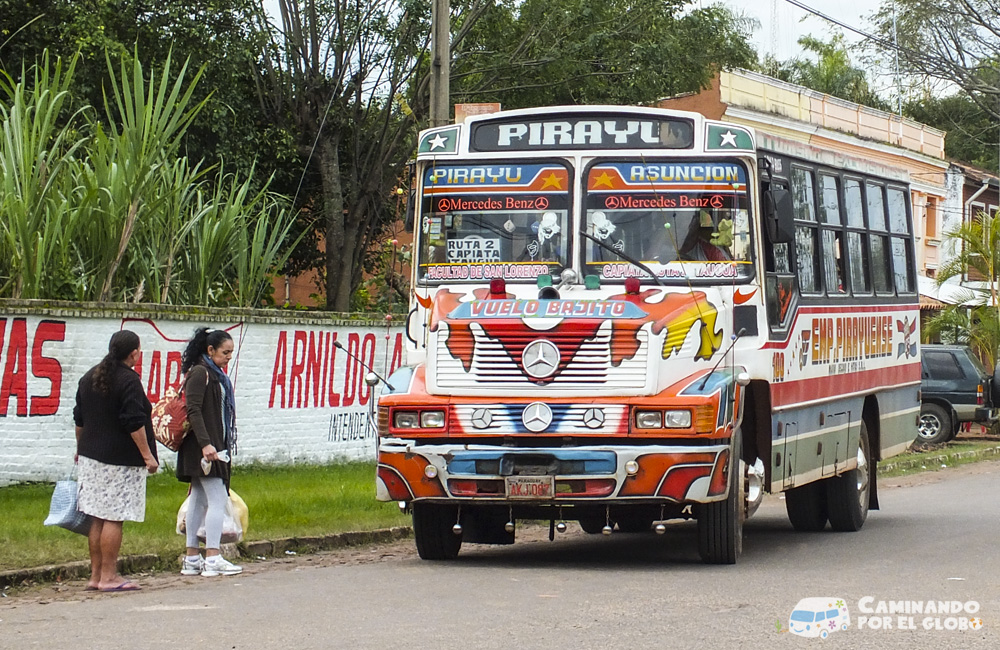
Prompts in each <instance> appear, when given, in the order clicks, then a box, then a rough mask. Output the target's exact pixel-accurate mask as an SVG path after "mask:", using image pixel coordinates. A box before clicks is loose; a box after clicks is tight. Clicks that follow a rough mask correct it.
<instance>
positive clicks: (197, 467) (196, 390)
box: [177, 327, 243, 576]
mask: <svg viewBox="0 0 1000 650" xmlns="http://www.w3.org/2000/svg"><path fill="white" fill-rule="evenodd" d="M232 356H233V338H232V337H231V336H230V335H229V333H228V332H226V331H225V330H219V329H209V328H207V327H202V328H199V329H198V330H196V331H195V333H194V337H192V338H191V340H190V341H189V342H188V345H187V348H186V349H185V350H184V354H183V356H182V362H181V370H182V371H183V372H184V373H186V374H185V377H184V396H185V402H186V404H187V414H188V421H189V422H190V423H191V430H190V431H189V432H188V435H187V436H185V437H184V442H183V443H182V444H181V448H180V449H179V450H178V451H177V478H178V479H179V480H181V481H185V482H188V483H191V497H190V500H189V501H188V510H187V519H186V520H185V526H186V528H187V532H186V534H187V554H186V556H185V558H184V561H183V563H182V567H181V574H182V575H198V574H199V573H200V574H201V575H203V576H218V575H227V576H228V575H235V574H237V573H240V572H242V571H243V569H242V568H241V567H238V566H236V565H235V564H233V563H231V562H229V561H227V560H226V559H225V558H224V557H222V555H221V554H220V553H219V546H220V541H221V538H222V524H223V520H224V519H225V512H226V502H227V501H228V499H229V466H230V457H229V454H230V452H234V453H235V450H236V403H235V396H234V394H233V384H232V382H231V381H229V376H228V375H227V374H226V367H227V366H228V365H229V360H230V359H231V358H232ZM202 526H204V527H205V557H204V558H202V556H201V553H200V551H199V548H198V529H199V528H201V527H202Z"/></svg>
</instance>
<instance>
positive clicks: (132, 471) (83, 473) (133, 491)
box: [77, 456, 148, 521]
mask: <svg viewBox="0 0 1000 650" xmlns="http://www.w3.org/2000/svg"><path fill="white" fill-rule="evenodd" d="M147 474H148V472H147V471H146V468H145V467H144V466H143V467H130V466H127V465H106V464H105V463H102V462H100V461H97V460H94V459H93V458H87V457H86V456H80V462H79V464H78V465H77V483H78V484H79V486H80V495H79V499H78V501H77V507H78V508H79V509H80V510H81V511H83V512H85V513H87V514H88V515H90V516H91V517H97V518H98V519H104V520H106V521H143V520H144V519H145V518H146V475H147Z"/></svg>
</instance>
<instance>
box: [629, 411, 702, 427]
mask: <svg viewBox="0 0 1000 650" xmlns="http://www.w3.org/2000/svg"><path fill="white" fill-rule="evenodd" d="M635 426H636V428H637V429H690V428H691V411H689V410H687V409H677V410H671V411H636V412H635Z"/></svg>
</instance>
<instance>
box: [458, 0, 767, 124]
mask: <svg viewBox="0 0 1000 650" xmlns="http://www.w3.org/2000/svg"><path fill="white" fill-rule="evenodd" d="M690 4H691V3H690V2H687V1H686V0H664V1H662V2H648V1H647V0H524V2H512V1H507V2H498V3H496V4H495V5H493V6H492V7H490V8H489V10H487V11H486V12H485V14H484V15H483V16H482V18H481V19H480V20H479V21H478V22H477V23H476V24H475V25H474V26H472V27H471V28H469V27H468V25H466V24H464V23H460V26H461V28H463V29H467V32H468V35H467V37H466V38H465V39H464V40H463V41H462V42H461V45H460V47H458V48H454V49H455V50H456V52H455V53H456V56H455V58H454V60H453V62H452V64H451V65H452V67H451V71H452V95H453V97H454V98H455V99H456V100H457V101H493V102H500V103H501V104H503V105H504V107H506V108H521V107H527V106H549V105H556V104H588V103H590V104H598V103H603V104H643V103H650V102H653V101H656V100H657V99H661V98H663V97H667V96H671V95H676V94H679V93H682V92H691V91H696V90H699V89H701V88H703V87H706V86H707V85H708V84H709V82H710V81H711V79H712V77H713V75H714V74H715V73H716V72H717V71H718V70H719V69H720V68H726V67H749V66H751V65H752V64H753V62H754V61H755V58H756V55H755V53H754V51H753V49H752V48H751V46H750V44H749V37H750V23H749V22H748V21H747V20H746V19H744V18H741V17H738V16H736V15H734V14H733V13H732V12H731V11H730V10H728V9H726V8H725V7H723V6H721V5H712V6H709V7H706V8H700V9H691V8H690V7H688V5H690Z"/></svg>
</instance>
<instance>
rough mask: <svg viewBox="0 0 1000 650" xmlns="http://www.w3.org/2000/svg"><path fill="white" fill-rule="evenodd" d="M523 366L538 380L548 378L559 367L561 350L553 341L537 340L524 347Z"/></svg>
mask: <svg viewBox="0 0 1000 650" xmlns="http://www.w3.org/2000/svg"><path fill="white" fill-rule="evenodd" d="M521 364H522V365H523V366H524V371H525V372H526V373H528V374H529V375H531V376H532V377H535V378H536V379H542V378H544V377H548V376H549V375H551V374H552V373H554V372H555V371H556V368H558V367H559V348H557V347H556V346H555V343H552V342H551V341H547V340H545V339H536V340H534V341H532V342H531V343H529V344H528V345H526V346H525V347H524V354H522V355H521Z"/></svg>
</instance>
